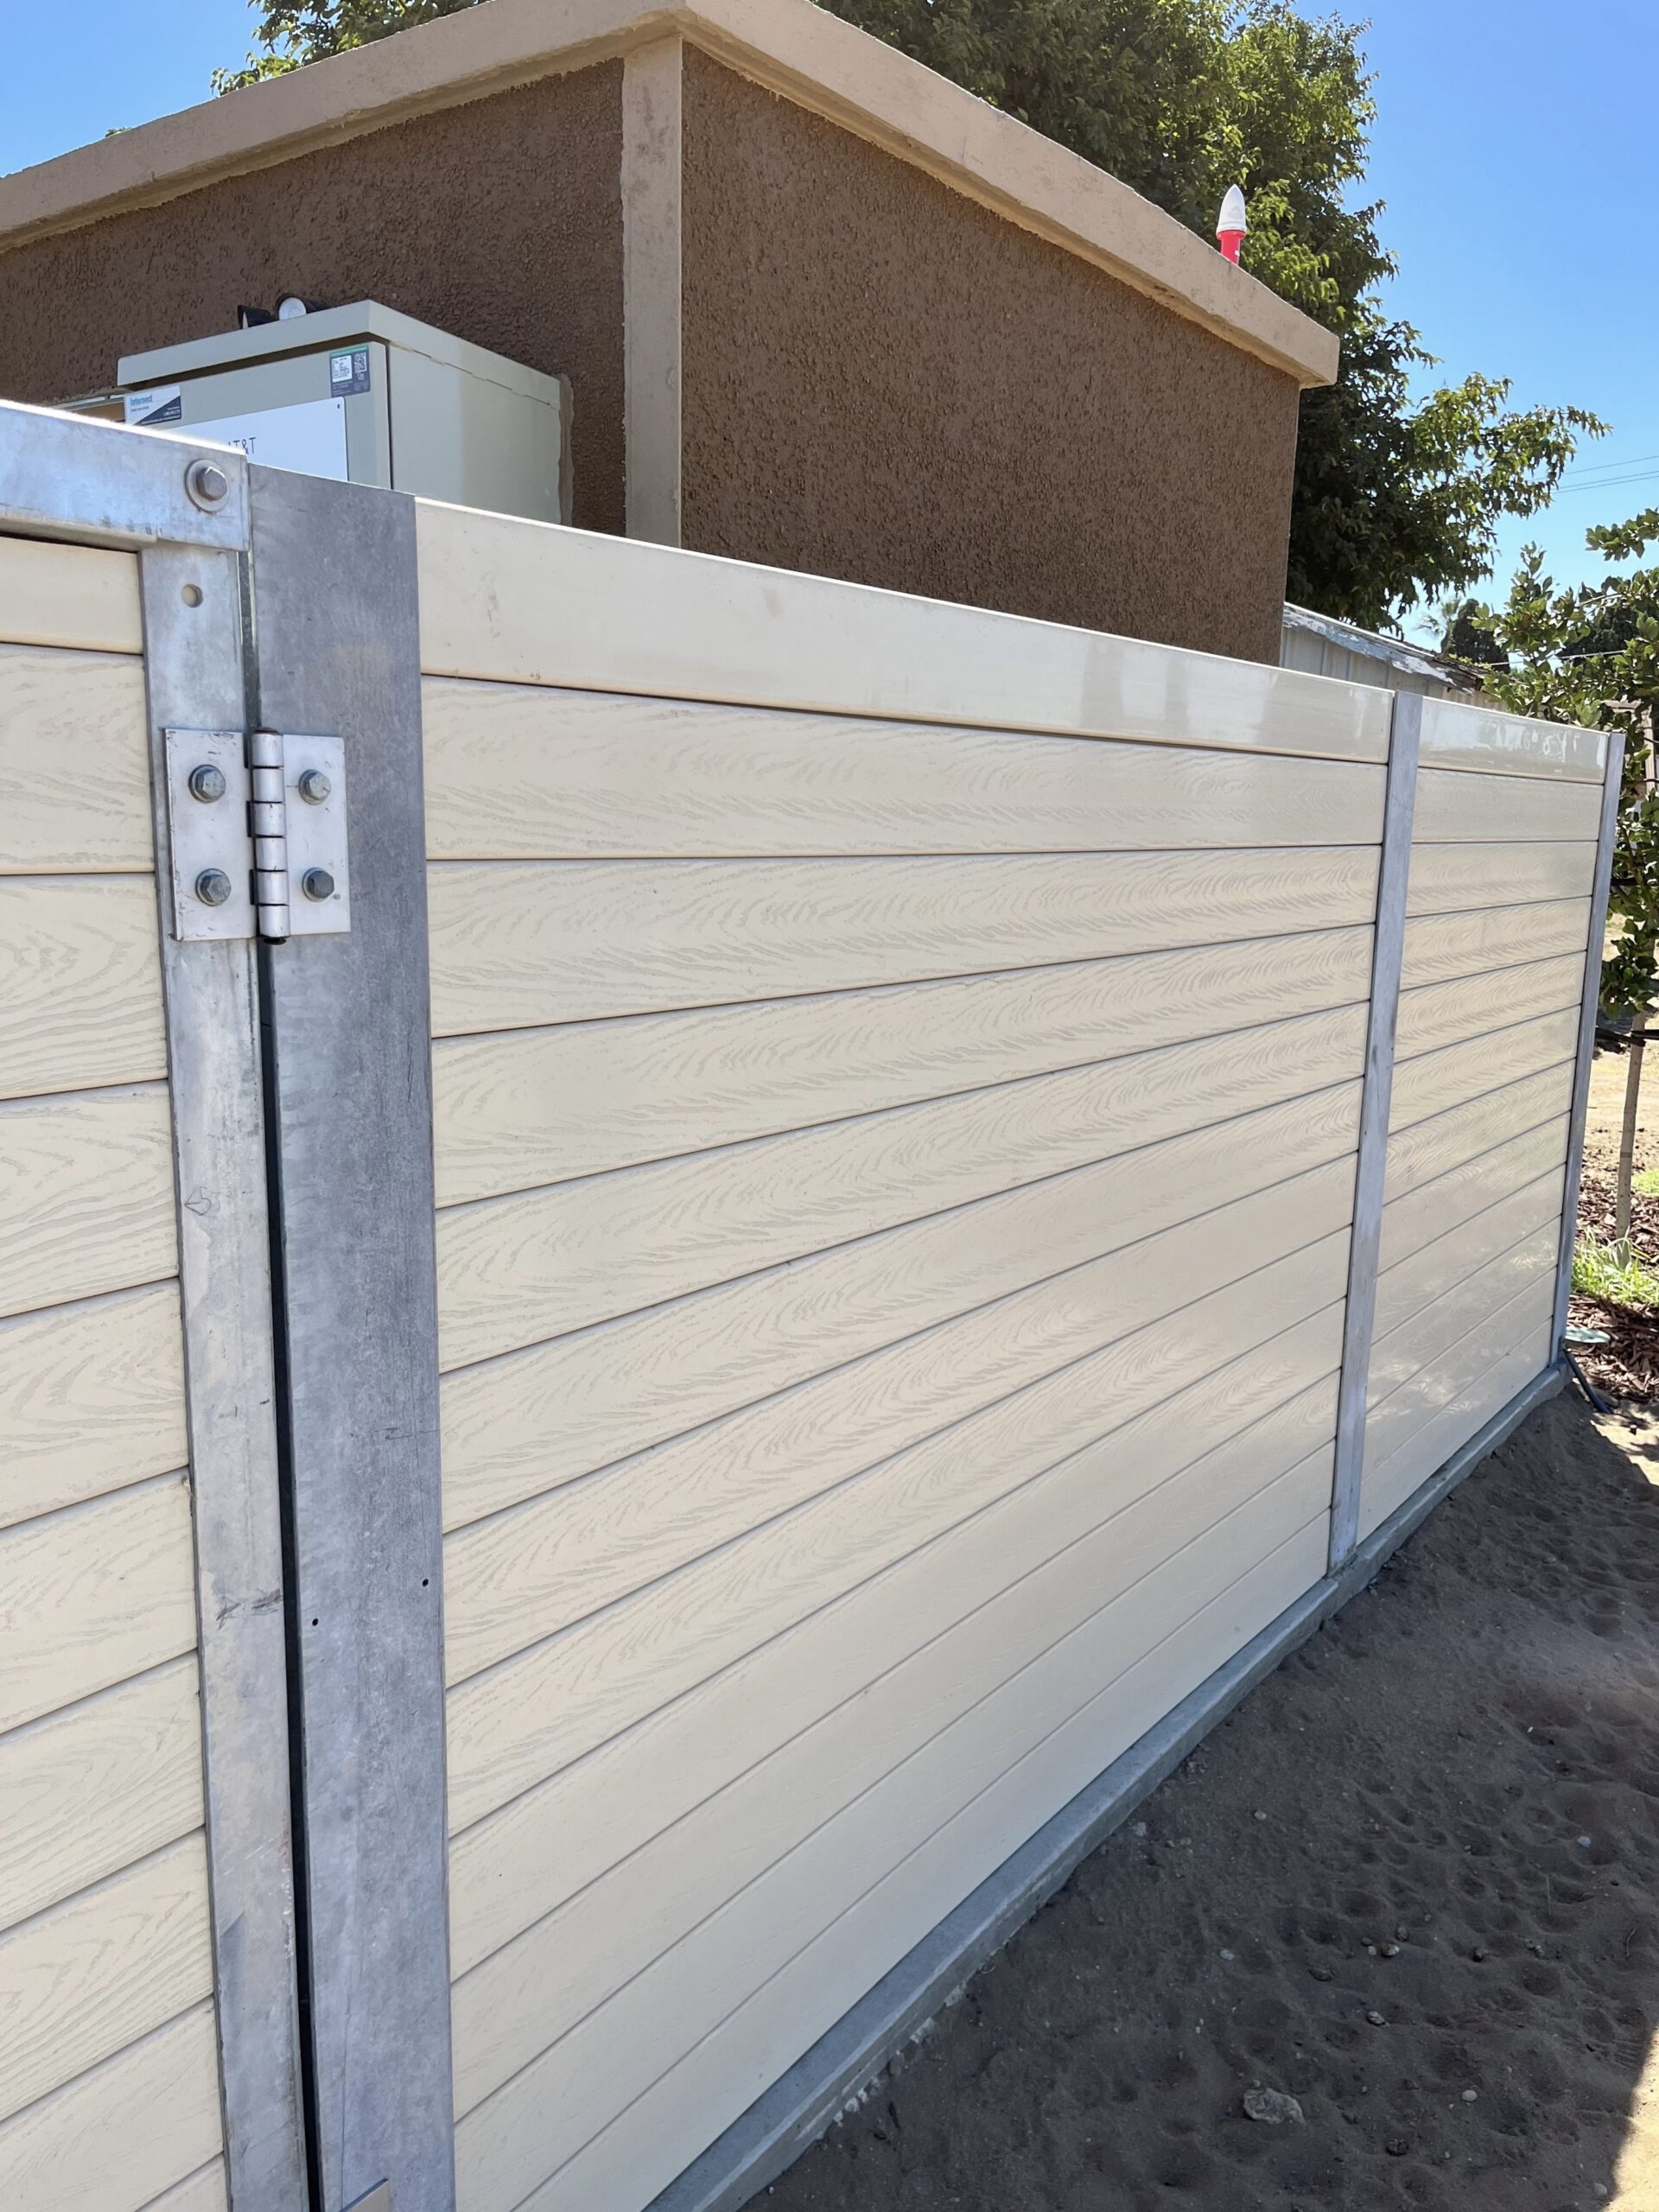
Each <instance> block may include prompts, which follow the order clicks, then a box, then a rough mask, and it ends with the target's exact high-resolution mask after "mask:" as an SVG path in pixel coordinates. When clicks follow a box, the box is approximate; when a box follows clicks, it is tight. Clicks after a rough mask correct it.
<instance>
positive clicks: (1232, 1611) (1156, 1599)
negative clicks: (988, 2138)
mask: <svg viewBox="0 0 1659 2212" xmlns="http://www.w3.org/2000/svg"><path fill="white" fill-rule="evenodd" d="M1324 1542H1325V1533H1324V1527H1323V1521H1322V1520H1321V1521H1319V1522H1313V1523H1312V1524H1310V1526H1308V1527H1307V1528H1306V1529H1301V1530H1299V1531H1295V1532H1286V1535H1285V1540H1284V1541H1282V1542H1281V1544H1280V1546H1279V1547H1278V1548H1276V1549H1274V1551H1272V1552H1270V1553H1269V1554H1268V1556H1267V1558H1266V1559H1265V1560H1262V1561H1261V1563H1260V1564H1259V1565H1257V1566H1255V1567H1252V1568H1250V1569H1249V1570H1248V1571H1247V1572H1245V1573H1240V1572H1239V1561H1238V1559H1237V1557H1236V1554H1230V1553H1229V1550H1228V1548H1227V1547H1226V1546H1225V1545H1224V1543H1223V1542H1222V1541H1220V1539H1219V1538H1216V1539H1213V1540H1212V1541H1211V1548H1210V1550H1209V1551H1207V1552H1206V1554H1205V1557H1204V1559H1203V1560H1202V1561H1200V1560H1197V1559H1194V1558H1193V1557H1192V1555H1190V1554H1189V1555H1188V1556H1187V1557H1186V1558H1185V1560H1183V1561H1182V1562H1181V1566H1182V1567H1184V1569H1185V1573H1182V1574H1180V1575H1179V1576H1178V1575H1177V1574H1175V1573H1173V1572H1167V1571H1166V1574H1165V1575H1164V1576H1153V1577H1148V1578H1147V1581H1146V1582H1144V1583H1143V1584H1141V1586H1139V1587H1138V1588H1137V1589H1136V1590H1135V1591H1134V1592H1130V1593H1129V1594H1128V1598H1127V1599H1124V1600H1122V1601H1120V1605H1119V1606H1117V1607H1115V1608H1110V1609H1108V1611H1106V1612H1105V1613H1104V1614H1103V1615H1099V1616H1096V1618H1095V1619H1094V1620H1092V1621H1091V1622H1090V1623H1089V1624H1087V1625H1086V1626H1085V1627H1084V1629H1083V1630H1078V1631H1077V1632H1075V1634H1074V1636H1073V1637H1071V1638H1068V1639H1067V1641H1066V1642H1065V1643H1063V1644H1060V1645H1057V1646H1056V1647H1054V1649H1052V1651H1051V1652H1050V1653H1048V1654H1046V1655H1045V1657H1044V1660H1043V1662H1039V1665H1037V1666H1035V1667H1033V1668H1031V1669H1027V1670H1026V1672H1025V1673H1024V1674H1023V1675H1021V1676H1020V1677H1019V1678H1018V1679H1017V1681H1015V1682H1014V1683H1012V1684H1010V1685H1008V1686H1007V1688H1006V1689H1005V1690H1004V1691H1003V1692H1001V1693H1000V1694H998V1695H997V1696H996V1697H995V1698H992V1699H988V1700H985V1701H984V1702H983V1703H982V1705H980V1706H978V1707H975V1708H974V1711H973V1713H971V1714H969V1715H968V1716H966V1717H965V1719H964V1720H963V1722H961V1723H958V1724H957V1727H956V1728H954V1729H951V1730H947V1731H945V1732H944V1733H943V1734H942V1735H941V1736H939V1737H938V1738H934V1740H933V1742H932V1743H931V1745H929V1746H928V1749H927V1751H926V1752H925V1753H924V1754H922V1755H920V1756H918V1758H916V1759H914V1760H912V1761H910V1762H908V1763H907V1764H906V1767H905V1768H904V1769H902V1770H900V1772H901V1776H902V1783H899V1782H897V1781H896V1782H895V1783H894V1785H893V1788H892V1789H890V1790H887V1791H884V1792H882V1793H880V1794H879V1795H878V1794H877V1793H871V1796H868V1797H867V1798H866V1799H864V1800H862V1801H861V1802H860V1804H859V1805H858V1806H856V1807H853V1808H849V1812H848V1814H847V1815H844V1816H843V1818H842V1821H839V1822H836V1823H833V1824H831V1825H830V1826H829V1827H826V1828H824V1829H823V1830H820V1831H819V1832H818V1834H817V1835H816V1836H815V1837H814V1838H813V1839H812V1840H810V1842H809V1844H807V1845H806V1846H804V1847H802V1848H801V1849H800V1850H799V1851H798V1852H796V1853H791V1856H790V1858H789V1859H787V1860H785V1862H783V1864H782V1865H781V1866H779V1867H778V1868H776V1869H774V1870H773V1871H772V1873H771V1874H770V1875H768V1876H767V1877H766V1878H763V1879H762V1880H761V1881H760V1882H757V1883H755V1884H753V1885H751V1886H750V1888H749V1889H748V1890H747V1891H744V1892H743V1893H742V1895H741V1897H740V1898H738V1899H735V1900H734V1902H733V1904H732V1905H731V1906H730V1907H728V1908H727V1909H725V1910H722V1911H721V1912H720V1913H718V1914H716V1915H715V1916H713V1917H712V1918H711V1919H709V1921H707V1922H705V1923H703V1926H702V1928H701V1929H698V1930H697V1931H696V1933H695V1934H694V1935H693V1936H689V1937H688V1938H687V1939H686V1940H685V1941H684V1942H683V1943H681V1944H679V1945H677V1946H676V1948H675V1949H674V1950H673V1951H672V1952H671V1953H669V1954H668V1955H666V1956H665V1957H664V1959H662V1960H661V1961H658V1963H657V1964H656V1965H655V1966H654V1967H652V1969H650V1970H649V1972H648V1973H647V1974H643V1975H641V1976H639V1978H638V1979H637V1980H635V1981H633V1982H632V1983H630V1984H629V1985H628V1987H627V1989H626V1990H625V1991H624V1992H622V1993H620V1995H619V1997H618V1999H616V2000H614V2001H613V2003H612V2004H611V2005H607V2006H606V2007H604V2008H602V2009H601V2012H598V2013H596V2014H594V2015H593V2016H591V2018H590V2020H589V2022H588V2023H586V2024H584V2027H583V2029H582V2031H579V2032H578V2033H577V2034H575V2035H572V2036H569V2037H565V2038H564V2039H563V2042H562V2043H560V2044H557V2045H556V2046H555V2048H554V2050H552V2051H551V2052H550V2053H549V2054H548V2055H547V2057H546V2058H545V2059H544V2060H543V2061H540V2062H537V2063H536V2064H535V2065H532V2066H531V2067H530V2068H527V2069H525V2070H524V2073H522V2074H521V2075H518V2077H517V2078H516V2079H515V2081H514V2082H512V2083H511V2084H509V2085H508V2087H507V2088H505V2090H503V2091H501V2092H499V2093H498V2094H497V2095H496V2096H495V2097H494V2098H493V2099H491V2100H490V2101H488V2102H486V2104H484V2105H482V2106H480V2107H479V2109H478V2110H477V2112H475V2113H473V2114H471V2115H469V2117H468V2119H467V2120H466V2121H464V2122H463V2123H462V2125H461V2127H460V2128H459V2129H458V2130H457V2134H456V2164H457V2170H458V2177H459V2183H460V2195H461V2202H462V2204H463V2205H465V2206H467V2208H468V2212H506V2208H507V2207H509V2206H511V2205H514V2204H518V2203H519V2202H526V2203H527V2204H532V2205H534V2206H535V2207H536V2208H537V2212H550V2208H551V2207H553V2206H555V2205H557V2206H559V2207H562V2208H564V2207H569V2208H572V2212H574V2208H575V2207H576V2206H578V2205H591V2204H594V2203H595V2202H605V2203H613V2204H618V2205H621V2204H625V2203H636V2204H637V2203H642V2202H645V2201H646V2199H648V2198H649V2196H651V2195H652V2193H653V2191H654V2190H655V2189H656V2188H657V2187H658V2186H659V2185H660V2184H661V2183H665V2182H666V2181H667V2180H668V2179H670V2178H671V2177H672V2175H673V2173H674V2171H676V2170H677V2168H678V2167H679V2166H680V2165H681V2164H683V2163H684V2162H685V2160H686V2158H688V2157H689V2156H691V2155H695V2152H696V2150H697V2149H698V2148H700V2147H701V2143H700V2142H699V2141H698V2137H699V2136H704V2137H706V2136H707V2135H708V2134H711V2133H717V2132H718V2130H719V2128H720V2127H721V2126H722V2125H723V2124H724V2121H725V2119H726V2118H727V2117H728V2116H732V2115H731V2114H729V2113H726V2112H723V2111H721V2110H720V2109H718V2108H716V2109H715V2111H713V2112H711V2111H710V2110H709V2096H710V2094H713V2095H715V2096H716V2097H718V2098H721V2100H722V2101H723V2102H724V2103H725V2104H726V2105H728V2106H733V2107H735V2108H736V2109H741V2107H742V2105H743V2104H744V2103H746V2102H747V2101H748V2099H749V2097H750V2096H751V2095H752V2094H753V2088H754V2087H755V2086H758V2082H757V2079H756V2076H755V2074H754V2071H753V2068H754V2063H755V2059H756V2058H757V2057H759V2058H760V2068H761V2071H760V2076H759V2081H761V2082H763V2081H765V2080H766V2079H769V2078H771V2077H772V2075H775V2074H776V2073H777V2072H778V2071H779V2068H780V2066H781V2065H784V2064H787V2063H788V2061H789V2059H790V2058H791V2057H792V2056H794V2055H796V2054H797V2053H798V2052H799V2051H800V2050H804V2049H805V2048H806V2047H807V2045H809V2044H810V2043H811V2042H812V2041H813V2040H814V2039H815V2037H817V2035H818V2034H820V2033H822V2032H823V2030H824V2029H825V2028H827V2027H828V2026H829V2024H831V2023H832V2022H833V2021H834V2020H835V2019H836V2018H838V2017H839V2016H840V2014H841V2012H842V2011H844V2010H845V2009H846V2006H847V2005H849V2003H851V2002H852V2001H853V2000H854V1999H855V1998H856V1997H857V1996H858V1995H860V1994H861V1993H862V1991H863V1990H864V1989H866V1988H868V1986H871V1984H872V1983H874V1981H875V1980H878V1979H879V1978H880V1974H881V1973H882V1972H883V1971H884V1970H885V1969H886V1967H888V1966H890V1965H891V1964H893V1961H895V1960H897V1959H898V1958H899V1957H901V1956H902V1955H904V1953H905V1951H906V1949H907V1948H910V1945H911V1944H912V1942H916V1941H918V1940H919V1939H920V1937H921V1936H923V1935H925V1933H926V1932H927V1930H928V1929H929V1928H930V1927H931V1926H932V1925H933V1924H934V1923H935V1922H936V1921H937V1919H938V1916H939V1913H940V1912H941V1910H949V1909H950V1906H951V1905H952V1904H955V1903H957V1901H958V1900H959V1899H960V1898H961V1897H963V1896H965V1895H966V1894H967V1893H968V1892H969V1891H970V1890H971V1889H972V1888H974V1887H975V1886H976V1884H977V1882H979V1881H980V1880H982V1879H983V1878H984V1876H985V1875H986V1874H988V1873H989V1872H991V1871H992V1869H993V1868H994V1867H995V1866H997V1865H998V1864H999V1863H1000V1862H1001V1859H1002V1858H1004V1857H1005V1856H1006V1855H1007V1852H1008V1851H1009V1850H1011V1849H1012V1848H1013V1847H1014V1845H1015V1844H1016V1843H1017V1842H1018V1841H1019V1840H1021V1839H1023V1837H1024V1836H1026V1835H1027V1834H1029V1833H1030V1832H1031V1829H1032V1828H1033V1827H1034V1826H1037V1825H1039V1824H1040V1823H1041V1821H1043V1820H1044V1819H1046V1817H1047V1816H1048V1815H1050V1814H1051V1813H1052V1812H1053V1811H1055V1810H1057V1809H1058V1806H1059V1805H1061V1804H1063V1803H1064V1802H1065V1801H1066V1799H1067V1797H1069V1796H1071V1795H1073V1794H1074V1793H1075V1791H1076V1790H1077V1789H1078V1788H1079V1787H1081V1786H1082V1784H1083V1783H1084V1782H1085V1781H1087V1780H1088V1779H1089V1778H1090V1777H1091V1776H1092V1775H1094V1774H1096V1773H1098V1772H1099V1771H1100V1770H1101V1768H1102V1767H1103V1766H1104V1765H1106V1764H1109V1762H1110V1760H1111V1759H1112V1758H1114V1757H1116V1754H1117V1753H1118V1752H1119V1751H1122V1750H1123V1749H1126V1748H1127V1747H1128V1745H1129V1744H1130V1743H1132V1742H1133V1741H1134V1740H1135V1738H1136V1736H1138V1735H1140V1734H1141V1733H1142V1732H1144V1731H1145V1729H1146V1728H1147V1726H1150V1725H1151V1723H1152V1722H1153V1721H1154V1720H1155V1719H1158V1718H1159V1717H1160V1715H1161V1714H1162V1713H1164V1712H1166V1711H1167V1710H1168V1708H1169V1707H1170V1705H1171V1704H1173V1703H1174V1702H1176V1701H1178V1700H1179V1698H1180V1697H1181V1696H1183V1695H1185V1693H1186V1691H1187V1690H1188V1689H1189V1688H1193V1687H1196V1684H1197V1682H1198V1681H1202V1680H1203V1678H1204V1676H1205V1675H1206V1674H1209V1673H1211V1672H1212V1671H1213V1669H1214V1668H1215V1667H1216V1666H1217V1665H1218V1664H1220V1663H1221V1662H1222V1660H1223V1659H1224V1658H1225V1657H1227V1656H1230V1652H1231V1651H1233V1650H1236V1649H1238V1647H1239V1645H1240V1644H1242V1643H1245V1642H1247V1641H1248V1640H1249V1637H1250V1636H1251V1635H1253V1634H1255V1632H1256V1630H1258V1629H1260V1628H1261V1627H1262V1626H1263V1625H1265V1623H1266V1622H1267V1621H1268V1620H1269V1619H1271V1618H1273V1616H1274V1613H1275V1612H1277V1611H1281V1610H1282V1609H1283V1607H1284V1605H1287V1603H1289V1602H1290V1600H1291V1599H1293V1598H1294V1596H1296V1595H1297V1594H1298V1592H1299V1591H1300V1589H1302V1588H1305V1587H1306V1586H1307V1585H1308V1583H1309V1582H1311V1581H1313V1580H1317V1578H1318V1576H1319V1572H1320V1570H1321V1567H1322V1564H1323V1553H1322V1548H1323V1545H1324ZM1166 1583H1168V1584H1169V1585H1171V1586H1169V1587H1166ZM1217 1584H1219V1587H1217ZM1176 1586H1179V1592H1180V1595H1179V1597H1177V1596H1176ZM1175 1614H1179V1615H1180V1616H1182V1618H1181V1623H1180V1624H1181V1626H1182V1628H1183V1629H1184V1630H1185V1633H1184V1634H1181V1635H1179V1636H1175V1635H1170V1636H1167V1637H1166V1639H1165V1640H1164V1641H1163V1642H1161V1643H1156V1644H1155V1645H1154V1649H1152V1650H1150V1651H1148V1652H1147V1654H1146V1656H1145V1657H1143V1658H1141V1659H1140V1660H1138V1662H1136V1663H1135V1664H1134V1665H1131V1666H1129V1667H1128V1668H1127V1669H1125V1670H1124V1671H1123V1672H1122V1673H1118V1674H1116V1675H1112V1676H1111V1678H1110V1679H1109V1680H1108V1681H1105V1682H1104V1683H1103V1682H1102V1672H1103V1670H1109V1668H1110V1665H1111V1659H1110V1657H1109V1656H1107V1654H1108V1653H1109V1652H1110V1651H1111V1650H1112V1649H1113V1648H1114V1647H1116V1648H1122V1647H1123V1646H1125V1645H1127V1646H1128V1648H1129V1649H1134V1646H1135V1641H1136V1638H1137V1634H1140V1635H1145V1634H1147V1632H1148V1631H1150V1632H1151V1633H1152V1634H1154V1635H1155V1634H1156V1633H1157V1632H1158V1630H1160V1629H1168V1628H1170V1627H1171V1626H1172V1624H1173V1621H1172V1617H1173V1615H1175ZM1115 1615H1116V1618H1114V1616H1115ZM1132 1623H1133V1625H1132ZM1102 1646H1104V1647H1106V1649H1105V1651H1103V1650H1102V1649H1101V1647H1102ZM1195 1670H1196V1671H1195ZM1010 1737H1012V1738H1013V1740H1014V1743H1015V1744H1017V1745H1019V1751H1018V1753H1017V1754H1016V1755H1014V1756H1013V1757H1012V1758H1011V1757H1010V1742H1009V1738H1010ZM912 1803H914V1804H916V1805H918V1806H919V1808H920V1810H919V1814H918V1815H910V1814H909V1809H908V1808H909V1807H910V1806H911V1805H912ZM901 1805H902V1806H903V1807H904V1808H905V1812H904V1813H902V1814H901V1812H900V1810H899V1807H900V1806H901ZM918 1829H919V1831H920V1833H919V1834H918V1833H917V1831H918ZM901 1837H902V1838H904V1839H906V1840H911V1839H912V1838H913V1839H914V1840H913V1842H912V1848H911V1850H910V1852H909V1853H903V1854H901V1853H900V1851H899V1848H898V1844H899V1838H901ZM734 2000H735V2002H734ZM646 2007H665V2008H666V2010H665V2011H658V2013H657V2017H658V2018H675V2019H677V2020H683V2021H684V2022H685V2032H684V2034H683V2042H684V2045H685V2047H686V2050H687V2051H688V2054H689V2056H690V2061H691V2063H690V2066H689V2067H687V2066H681V2067H677V2068H674V2069H671V2071H670V2072H669V2073H667V2074H666V2075H664V2073H663V2072H662V2070H661V2068H660V2064H659V2063H658V2053H657V2052H656V2051H654V2050H648V2049H647V2048H646V2047H645V2034H646V2033H648V2032H649V2031H642V2028H641V2026H640V2017H641V2011H642V2008H646ZM757 2016H758V2017H757ZM699 2028H700V2029H701V2030H702V2034H701V2036H697V2035H696V2029H699ZM752 2038H753V2044H754V2045H755V2046H759V2048H753V2050H752V2049H751V2048H749V2047H747V2046H750V2044H751V2039H752ZM734 2045H735V2046H737V2048H736V2049H734ZM761 2048H764V2050H765V2053H766V2056H760V2049H761ZM653 2075H655V2079H653ZM688 2075H690V2077H691V2078H690V2080H688V2078H687V2077H688ZM607 2077H608V2078H607ZM584 2091H585V2092H586V2093H587V2094H585V2095H584V2094H583V2093H584ZM632 2097H638V2098H639V2102H637V2103H632V2101H631V2099H632ZM602 2112H610V2113H622V2112H626V2118H625V2119H623V2120H621V2121H620V2125H618V2124H617V2123H616V2122H614V2121H613V2123H612V2125H611V2126H608V2127H604V2128H601V2129H595V2128H594V2121H595V2120H597V2119H598V2117H599V2114H600V2113H602ZM572 2123H574V2125H572ZM556 2131H558V2132H556ZM566 2131H568V2132H566ZM584 2134H585V2135H586V2137H587V2139H588V2144H587V2145H583V2147H582V2151H581V2152H579V2153H578V2155H577V2156H575V2158H570V2159H569V2164H566V2165H564V2166H563V2168H562V2170H561V2171H559V2172H558V2173H557V2174H556V2177H555V2179H554V2181H553V2183H552V2184H551V2185H550V2187H549V2188H545V2189H537V2186H536V2185H537V2178H538V2177H539V2175H541V2174H543V2173H545V2172H546V2171H547V2168H548V2165H549V2164H550V2162H551V2159H556V2158H558V2157H559V2156H560V2154H561V2153H562V2152H563V2153H564V2154H565V2155H566V2156H567V2157H568V2156H569V2152H570V2150H572V2149H574V2148H575V2145H578V2144H581V2143H582V2137H583V2136H584ZM588 2145H591V2146H592V2148H591V2150H590V2149H588ZM550 2153H551V2159H550ZM527 2190H536V2193H535V2195H534V2196H527V2194H526V2192H527Z"/></svg>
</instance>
